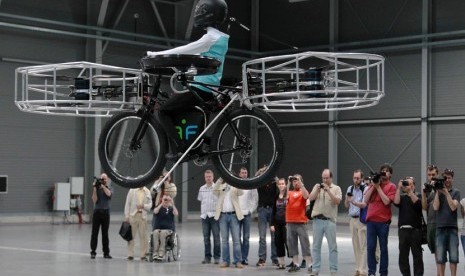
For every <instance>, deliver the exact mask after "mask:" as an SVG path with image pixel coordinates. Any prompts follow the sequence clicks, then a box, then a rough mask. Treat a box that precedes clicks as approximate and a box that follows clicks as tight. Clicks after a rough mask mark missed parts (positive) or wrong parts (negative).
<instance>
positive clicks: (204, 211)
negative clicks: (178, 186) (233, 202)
mask: <svg viewBox="0 0 465 276" xmlns="http://www.w3.org/2000/svg"><path fill="white" fill-rule="evenodd" d="M197 200H198V201H200V217H201V218H202V219H206V218H207V217H209V218H210V217H214V216H215V211H216V205H217V202H218V197H216V196H215V195H213V184H212V185H210V187H209V186H208V185H207V184H205V185H203V186H202V187H200V189H199V194H198V196H197Z"/></svg>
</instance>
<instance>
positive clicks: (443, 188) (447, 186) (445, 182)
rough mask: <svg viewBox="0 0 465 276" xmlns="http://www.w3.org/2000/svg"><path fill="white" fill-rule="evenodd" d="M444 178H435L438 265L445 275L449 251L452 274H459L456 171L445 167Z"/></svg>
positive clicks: (434, 204)
mask: <svg viewBox="0 0 465 276" xmlns="http://www.w3.org/2000/svg"><path fill="white" fill-rule="evenodd" d="M442 177H443V178H442V179H435V183H434V189H435V190H436V193H435V195H434V200H433V208H434V210H435V211H436V212H437V213H436V266H437V268H438V270H439V275H441V276H442V275H444V272H445V269H446V262H447V253H448V252H449V266H450V273H451V275H452V276H455V275H457V263H458V262H459V248H458V247H459V236H458V224H457V209H458V208H459V202H460V192H459V191H458V190H457V189H455V188H453V187H452V185H453V179H454V171H453V170H451V169H444V172H443V173H442Z"/></svg>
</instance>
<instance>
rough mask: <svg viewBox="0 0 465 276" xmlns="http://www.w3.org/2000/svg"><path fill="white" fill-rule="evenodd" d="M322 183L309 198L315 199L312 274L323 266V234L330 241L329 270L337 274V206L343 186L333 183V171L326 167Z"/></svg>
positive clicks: (317, 272)
mask: <svg viewBox="0 0 465 276" xmlns="http://www.w3.org/2000/svg"><path fill="white" fill-rule="evenodd" d="M321 179H322V183H321V184H320V183H317V184H316V185H315V186H314V187H313V190H312V192H311V193H310V196H309V200H315V205H314V207H313V211H312V220H313V251H312V256H313V270H312V272H311V273H310V275H315V276H316V275H318V274H319V272H320V268H321V244H322V241H323V236H325V237H326V241H327V242H328V251H329V270H330V273H331V275H336V273H337V270H338V261H337V243H336V219H337V207H338V205H339V204H340V203H341V199H342V192H341V188H340V187H339V186H337V185H336V184H334V183H333V173H332V172H331V171H330V170H329V169H324V170H323V172H322V173H321Z"/></svg>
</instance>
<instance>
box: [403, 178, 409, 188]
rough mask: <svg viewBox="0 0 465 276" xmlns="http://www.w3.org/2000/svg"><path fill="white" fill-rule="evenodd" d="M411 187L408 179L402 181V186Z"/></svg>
mask: <svg viewBox="0 0 465 276" xmlns="http://www.w3.org/2000/svg"><path fill="white" fill-rule="evenodd" d="M408 185H409V183H408V180H407V179H402V186H404V187H407V186H408Z"/></svg>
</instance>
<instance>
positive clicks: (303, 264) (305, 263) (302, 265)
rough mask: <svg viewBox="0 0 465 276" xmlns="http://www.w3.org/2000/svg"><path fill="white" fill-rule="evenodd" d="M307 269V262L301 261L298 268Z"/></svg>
mask: <svg viewBox="0 0 465 276" xmlns="http://www.w3.org/2000/svg"><path fill="white" fill-rule="evenodd" d="M306 267H307V261H305V260H302V263H301V264H300V268H306Z"/></svg>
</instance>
